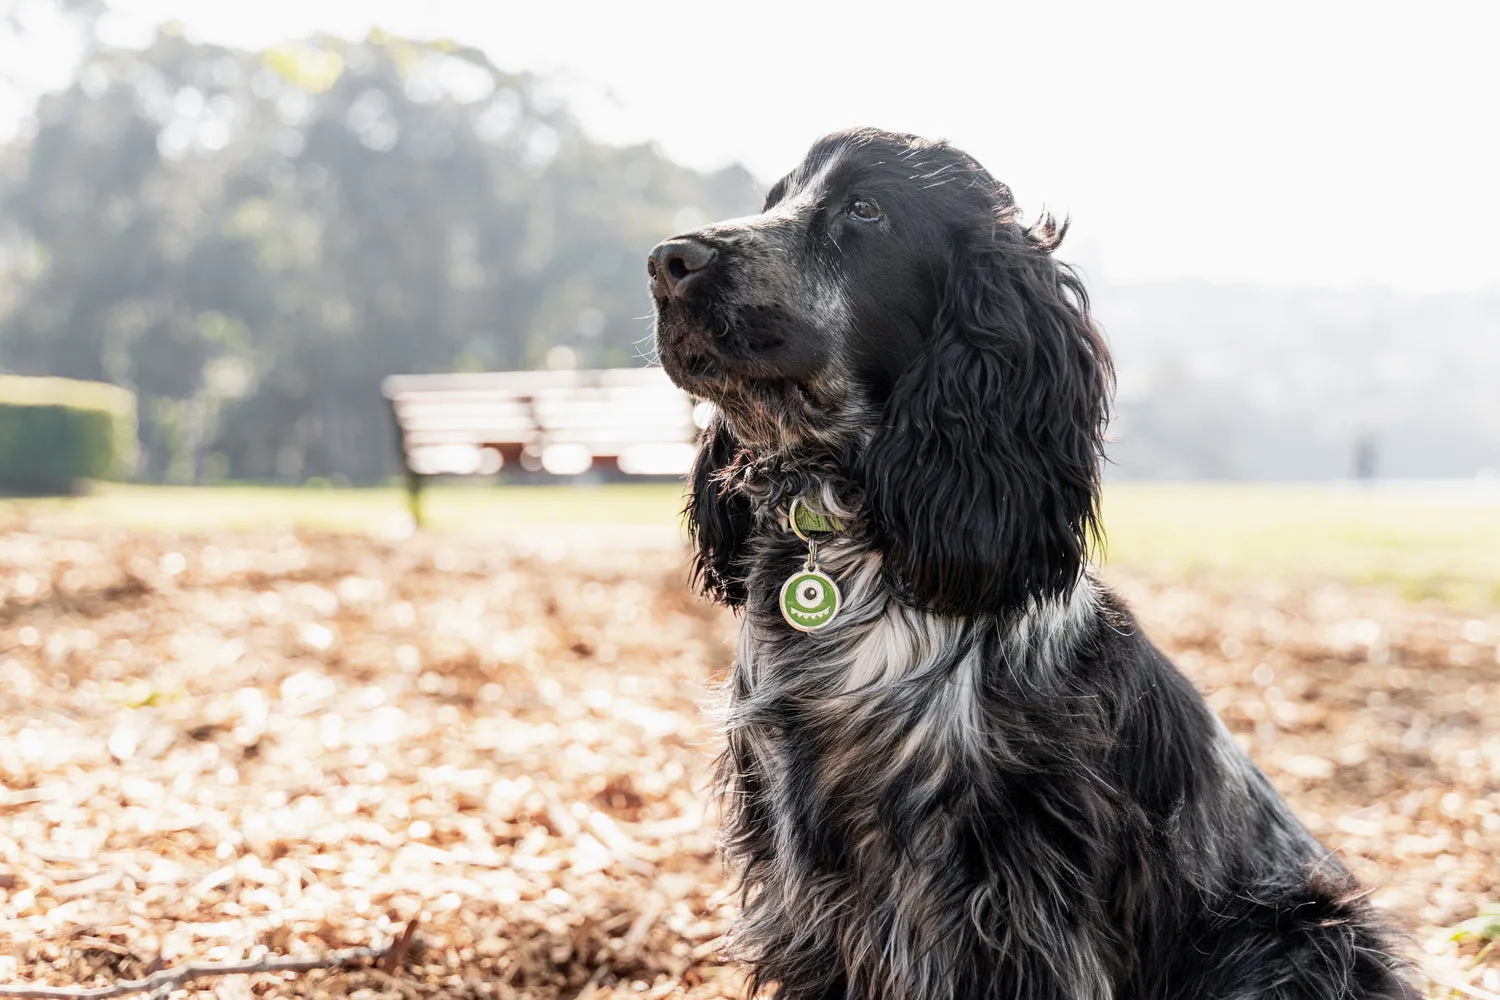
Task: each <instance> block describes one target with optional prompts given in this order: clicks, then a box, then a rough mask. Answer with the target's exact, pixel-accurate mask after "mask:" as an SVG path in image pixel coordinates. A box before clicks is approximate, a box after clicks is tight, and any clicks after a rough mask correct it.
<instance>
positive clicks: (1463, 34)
mask: <svg viewBox="0 0 1500 1000" xmlns="http://www.w3.org/2000/svg"><path fill="white" fill-rule="evenodd" d="M113 2H114V6H115V8H116V9H117V10H118V11H121V12H122V13H124V14H128V15H130V16H131V17H132V18H146V19H162V18H174V19H177V20H180V21H181V22H183V23H184V25H185V26H186V27H187V28H188V30H189V33H190V34H191V35H193V36H194V37H199V38H203V39H206V40H212V41H218V42H227V43H232V44H238V45H245V46H258V45H266V44H270V43H273V42H275V41H277V40H280V39H282V38H284V37H287V36H295V35H299V34H304V33H307V32H311V31H315V30H326V31H333V32H336V33H340V34H350V35H362V34H363V33H364V32H365V31H366V30H368V28H369V27H370V26H371V25H372V24H379V25H380V26H382V27H384V28H386V29H387V30H390V31H393V32H396V33H400V34H406V35H412V36H447V37H452V38H456V39H459V40H461V41H464V42H469V43H472V44H475V45H477V46H479V47H481V48H484V49H485V50H486V51H488V52H489V53H490V54H491V55H492V57H493V58H494V59H495V60H496V62H498V63H499V64H500V65H502V66H503V67H505V68H507V69H521V68H524V69H532V70H538V71H542V72H545V73H551V74H557V75H558V76H559V78H560V79H561V80H563V81H564V82H565V83H566V85H567V90H568V91H569V92H570V93H571V94H573V95H574V105H575V107H576V108H577V110H578V112H579V114H580V117H581V118H582V119H583V120H584V123H585V125H586V126H587V127H589V128H590V129H591V130H592V131H593V132H594V133H595V134H596V135H598V136H600V137H602V138H606V139H610V140H621V141H624V140H638V139H653V140H656V141H658V142H659V143H660V144H661V145H662V147H663V148H664V149H665V150H666V151H667V152H668V153H670V154H671V155H673V156H674V157H677V158H679V159H681V160H684V161H686V162H689V163H692V164H695V165H699V166H717V165H721V164H724V163H728V162H731V161H735V160H738V161H740V162H743V163H744V164H745V165H746V166H748V167H749V168H750V169H751V170H752V171H753V172H754V173H755V174H756V175H757V176H758V177H760V178H762V179H764V180H766V181H770V180H772V179H774V178H775V177H776V176H778V175H779V174H781V173H782V172H784V171H785V170H786V169H788V168H789V167H791V166H792V165H793V164H794V163H795V162H796V161H797V159H798V158H799V157H800V156H801V154H802V152H803V151H804V150H805V149H806V147H807V146H808V145H809V144H810V142H811V141H812V140H813V139H814V138H815V137H816V136H817V135H819V134H821V133H823V132H826V131H829V130H832V129H835V128H841V127H844V126H848V125H855V124H874V125H879V126H882V127H886V128H895V129H902V130H907V131H914V132H919V133H923V134H927V135H940V136H946V137H948V138H950V139H952V140H953V141H954V142H956V143H957V144H958V145H960V146H962V147H964V148H966V149H967V150H969V151H970V152H971V153H974V154H975V155H976V156H977V157H978V158H979V159H980V160H981V161H983V162H984V163H985V164H986V165H987V166H988V167H990V169H991V170H992V172H994V173H995V174H997V175H998V176H999V177H1001V178H1003V179H1004V180H1006V181H1007V182H1009V183H1010V184H1011V186H1012V187H1013V188H1014V189H1015V191H1016V193H1017V197H1018V199H1019V201H1020V202H1021V205H1022V207H1023V209H1026V210H1035V209H1036V208H1039V207H1041V206H1042V205H1043V204H1045V205H1046V206H1047V207H1048V208H1050V209H1053V210H1055V211H1059V212H1064V213H1068V214H1071V215H1072V217H1073V219H1074V222H1075V230H1074V232H1075V239H1074V242H1073V244H1072V247H1071V255H1072V257H1073V258H1075V259H1080V260H1081V261H1082V262H1083V263H1084V264H1085V265H1086V266H1087V268H1088V269H1089V270H1090V272H1092V276H1093V277H1094V278H1095V280H1098V279H1099V278H1100V277H1101V276H1102V277H1105V278H1107V279H1108V280H1109V281H1110V282H1112V283H1130V282H1136V281H1149V280H1158V279H1172V278H1179V277H1196V278H1203V279H1207V280H1211V281H1253V282H1265V283H1271V284H1278V285H1337V286H1357V285H1363V284H1384V285H1393V286H1396V287H1399V288H1403V289H1407V290H1412V291H1448V290H1454V291H1458V290H1474V289H1480V288H1489V289H1500V55H1497V40H1500V2H1497V0H1423V2H1421V3H1415V2H1389V0H1349V2H1345V0H1257V2H1255V3H1238V4H1233V5H1231V4H1228V3H1222V2H1220V3H1215V2H1203V0H1192V2H1185V3H1171V2H1162V0H1135V2H1121V0H1038V2H1023V3H1016V2H1013V3H998V2H993V0H992V2H989V3H983V4H981V3H973V4H971V5H959V4H945V3H938V2H931V0H929V2H923V3H907V4H900V5H895V4H882V3H880V2H879V0H873V2H867V3H862V4H831V3H830V4H820V3H817V2H813V0H801V2H791V0H763V2H759V3H756V4H753V5H752V4H736V3H724V2H701V0H700V2H699V3H685V2H676V3H624V2H614V0H611V2H598V3H586V2H578V0H574V2H568V0H551V2H548V0H536V2H519V0H485V2H476V0H425V2H419V0H256V2H254V3H231V2H229V0H113Z"/></svg>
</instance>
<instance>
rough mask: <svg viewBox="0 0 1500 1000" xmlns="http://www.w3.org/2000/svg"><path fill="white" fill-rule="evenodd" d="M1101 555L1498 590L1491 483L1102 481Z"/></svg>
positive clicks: (1499, 516) (429, 514)
mask: <svg viewBox="0 0 1500 1000" xmlns="http://www.w3.org/2000/svg"><path fill="white" fill-rule="evenodd" d="M681 503H682V501H681V496H680V492H679V490H678V488H677V487H676V486H674V485H671V484H620V485H609V486H588V485H559V486H524V487H520V486H513V487H499V488H496V487H487V486H463V485H454V486H438V487H435V488H433V489H430V490H428V491H427V493H426V494H425V499H424V508H425V511H426V520H427V525H428V529H429V530H432V531H439V532H453V533H476V534H506V533H516V532H522V533H524V532H528V531H535V530H539V526H542V525H551V526H557V525H569V526H579V525H589V526H595V527H599V526H604V527H608V526H621V527H622V528H629V529H632V530H635V531H648V532H649V531H656V532H657V535H656V537H658V538H661V539H665V540H667V541H670V537H671V535H670V532H671V529H672V526H673V525H675V524H677V518H678V512H679V510H680V509H681ZM1104 509H1105V522H1106V525H1107V528H1108V533H1109V544H1108V549H1107V550H1106V556H1105V562H1106V564H1113V565H1118V566H1123V567H1126V568H1129V569H1137V570H1145V571H1150V572H1158V573H1167V574H1172V575H1177V576H1182V575H1192V574H1195V573H1200V572H1201V573H1213V574H1223V573H1229V574H1234V575H1243V576H1247V577H1273V578H1307V577H1323V578H1333V579H1340V580H1348V581H1351V582H1356V583H1380V584H1390V585H1395V586H1397V587H1399V588H1400V589H1401V590H1402V591H1403V592H1405V593H1406V594H1408V595H1409V596H1412V597H1421V596H1444V597H1449V598H1457V599H1459V600H1461V601H1463V602H1464V603H1475V602H1478V603H1495V602H1500V486H1495V485H1494V484H1491V486H1490V488H1489V489H1485V488H1483V487H1481V486H1480V485H1478V484H1454V485H1446V484H1414V485H1409V486H1408V485H1404V484H1387V485H1382V486H1378V487H1373V488H1362V487H1359V486H1354V485H1308V486H1300V485H1258V484H1198V483H1194V484H1139V483H1129V484H1115V485H1112V486H1110V487H1109V488H1108V489H1107V490H1106V494H1105V503H1104ZM405 510H406V507H405V495H404V493H403V492H402V491H401V490H399V489H397V488H394V487H392V488H381V489H294V488H281V487H260V486H226V487H205V488H198V489H194V488H189V487H148V486H119V485H106V486H100V487H99V488H98V489H97V490H96V491H95V492H94V493H93V494H91V495H89V496H85V497H78V498H70V499H36V500H29V499H28V500H8V501H0V525H3V523H4V522H5V521H7V520H10V519H11V518H12V517H13V516H15V515H25V514H28V513H42V514H47V515H49V516H51V517H55V518H59V519H62V520H70V519H77V520H80V521H83V522H86V523H93V524H99V523H108V524H115V525H119V526H122V527H126V528H131V529H138V530H147V531H162V530H167V531H206V530H234V529H252V528H266V527H275V526H284V525H295V526H299V527H306V528H314V529H325V530H338V531H356V532H364V533H376V534H389V533H391V532H392V531H394V530H399V528H400V526H401V524H402V521H403V518H404V515H405Z"/></svg>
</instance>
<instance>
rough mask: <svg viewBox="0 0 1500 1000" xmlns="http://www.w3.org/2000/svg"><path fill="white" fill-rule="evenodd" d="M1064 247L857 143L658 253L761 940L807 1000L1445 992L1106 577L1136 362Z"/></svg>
mask: <svg viewBox="0 0 1500 1000" xmlns="http://www.w3.org/2000/svg"><path fill="white" fill-rule="evenodd" d="M1064 228H1065V227H1060V226H1058V225H1056V224H1055V223H1054V221H1053V220H1052V219H1051V218H1050V217H1044V218H1042V219H1041V220H1040V221H1038V222H1036V223H1034V224H1032V225H1030V226H1026V225H1023V224H1022V223H1021V222H1020V221H1019V220H1018V218H1017V212H1016V208H1015V205H1014V202H1013V200H1012V198H1011V193H1010V191H1009V190H1008V189H1007V188H1006V187H1005V185H1003V184H1000V183H999V182H997V181H996V180H995V179H994V178H992V177H991V176H990V175H989V173H988V172H986V171H985V169H984V168H983V167H981V166H980V165H979V164H978V163H976V162H975V161H974V160H973V159H971V158H970V157H968V156H966V155H965V154H964V153H962V152H960V151H959V150H957V149H954V148H953V147H952V146H949V145H947V144H946V143H942V142H933V141H928V140H924V139H921V138H918V137H916V136H911V135H902V134H894V133H890V132H882V131H876V130H872V129H860V130H854V131H849V132H841V133H837V134H834V135H830V136H828V137H826V138H824V139H822V140H819V141H818V143H817V144H816V145H814V146H813V148H812V150H811V151H810V152H809V153H808V155H807V158H806V159H805V160H804V161H803V162H802V164H801V165H800V166H798V167H797V168H796V169H795V170H794V171H792V173H790V174H788V175H787V176H786V177H785V178H783V179H782V180H781V181H780V182H778V183H777V184H776V185H775V187H773V188H772V190H771V192H770V194H769V196H768V198H767V199H766V205H765V209H764V211H763V212H762V213H761V214H759V215H756V216H752V217H749V218H744V219H736V220H731V221H728V222H722V223H719V224H716V225H712V226H708V227H706V228H704V229H701V230H698V231H696V232H692V233H686V234H683V235H681V236H677V237H674V238H673V239H671V240H669V241H667V242H665V243H663V244H661V245H660V246H658V247H657V248H656V249H655V250H654V251H653V252H652V254H651V258H650V261H649V265H648V270H649V271H650V274H651V282H650V283H651V291H652V294H653V296H654V297H655V300H656V312H657V320H656V339H657V346H658V349H659V352H660V356H661V359H662V363H663V365H664V366H665V368H666V370H667V372H668V373H669V374H670V375H671V377H672V379H673V380H674V381H675V382H676V383H677V384H678V385H679V386H681V387H682V388H683V389H685V390H687V391H688V392H690V393H692V394H694V395H696V396H699V397H702V398H704V399H707V400H710V401H712V402H713V403H714V404H715V407H716V412H717V415H716V417H715V420H714V422H713V424H712V426H711V427H709V428H708V430H707V432H706V434H705V437H704V439H703V443H702V446H701V449H700V451H699V454H698V459H697V463H696V465H695V467H694V470H693V473H692V477H691V498H690V501H689V507H688V515H689V518H690V524H691V529H692V534H693V538H694V540H695V545H696V560H695V565H696V570H697V579H698V581H699V583H700V584H701V586H702V588H703V590H704V591H705V592H706V593H707V594H708V595H710V596H712V597H714V598H716V599H717V600H720V601H723V602H726V603H728V604H730V605H732V606H734V607H736V608H740V609H742V610H743V612H744V616H745V621H744V626H743V629H742V633H741V643H740V652H739V658H738V662H737V663H736V665H735V669H734V674H733V677H732V679H731V681H730V683H729V691H728V701H727V706H726V709H725V713H726V717H725V726H726V735H727V749H726V751H725V753H724V756H723V758H722V761H721V768H720V774H719V779H720V786H721V792H722V795H723V803H724V807H725V830H724V852H725V855H726V857H727V858H728V860H729V862H730V863H731V865H732V866H733V869H734V871H735V873H736V875H737V876H738V878H739V879H740V880H741V883H742V885H743V888H744V907H743V912H742V914H741V916H740V919H739V921H738V923H737V925H736V928H735V931H734V933H733V935H732V947H733V950H734V951H735V952H736V953H737V954H738V955H739V956H740V957H741V958H743V960H744V961H746V962H747V963H748V965H749V968H750V971H751V974H752V981H753V984H754V985H755V986H756V987H757V988H758V987H760V986H766V985H769V984H771V983H779V984H780V985H779V991H778V993H777V997H778V998H779V1000H804V998H846V997H847V998H871V1000H873V998H880V1000H979V998H986V1000H989V998H996V1000H998V998H1007V1000H1010V998H1014V1000H1023V998H1024V1000H1063V998H1068V1000H1148V998H1150V1000H1166V998H1182V1000H1209V998H1218V1000H1251V998H1286V1000H1292V998H1299V1000H1301V998H1305V1000H1334V998H1397V997H1401V998H1406V997H1416V996H1417V992H1416V990H1415V989H1414V987H1413V986H1412V985H1411V981H1412V976H1411V972H1410V969H1409V967H1408V966H1407V965H1406V964H1405V962H1404V961H1403V960H1402V959H1401V958H1400V957H1399V955H1398V954H1397V951H1396V950H1395V945H1394V943H1393V942H1394V938H1393V936H1392V935H1390V934H1389V933H1388V932H1387V931H1386V929H1385V928H1384V926H1383V924H1382V921H1381V919H1380V918H1379V916H1378V915H1377V913H1376V912H1375V911H1373V910H1372V908H1371V907H1370V906H1369V904H1368V903H1367V902H1366V901H1365V899H1364V898H1363V895H1362V893H1361V890H1360V887H1359V886H1358V885H1357V884H1356V882H1355V880H1354V879H1353V878H1352V876H1351V875H1350V874H1349V872H1348V871H1347V870H1346V869H1345V868H1344V867H1343V866H1342V865H1341V864H1340V863H1339V862H1338V860H1337V859H1335V858H1334V857H1333V856H1331V855H1330V853H1329V852H1328V851H1327V850H1326V849H1325V848H1323V847H1322V846H1321V845H1319V844H1318V843H1317V841H1316V840H1314V839H1313V837H1312V836H1311V835H1310V834H1309V833H1308V832H1307V830H1306V829H1304V827H1303V826H1302V825H1301V824H1300V823H1299V822H1298V821H1297V819H1296V818H1295V817H1294V816H1293V815H1292V813H1291V812H1290V810H1289V809H1288V808H1287V806H1286V804H1285V803H1284V802H1283V801H1282V799H1281V798H1280V797H1279V796H1278V795H1277V793H1276V792H1275V791H1274V790H1273V789H1272V787H1271V786H1270V784H1269V783H1268V782H1267V781H1266V779H1265V777H1264V776H1263V775H1262V774H1261V772H1260V771H1259V770H1258V769H1257V768H1256V766H1255V765H1254V764H1253V763H1251V761H1250V760H1249V759H1248V758H1247V757H1246V756H1245V754H1244V753H1243V752H1242V751H1241V749H1240V748H1239V747H1238V745H1236V743H1235V742H1234V741H1233V739H1231V737H1230V735H1229V734H1228V732H1227V731H1226V730H1225V728H1224V726H1223V725H1222V724H1221V723H1220V722H1219V721H1218V719H1217V718H1215V716H1214V715H1213V713H1212V712H1211V711H1210V710H1209V708H1208V707H1207V705H1206V704H1205V703H1204V701H1203V699H1202V698H1201V697H1200V696H1199V695H1198V693H1197V692H1196V691H1195V690H1194V689H1193V688H1192V686H1191V685H1190V684H1189V683H1188V682H1187V681H1186V680H1185V679H1184V678H1183V676H1182V675H1181V674H1179V673H1178V672H1177V670H1176V669H1175V668H1174V667H1173V666H1172V664H1171V663H1170V662H1169V661H1168V660H1167V659H1166V657H1165V656H1163V655H1162V653H1161V652H1160V651H1159V650H1157V648H1156V647H1155V646H1153V645H1152V644H1151V642H1150V640H1148V639H1147V638H1146V637H1145V636H1144V635H1142V634H1141V631H1140V629H1139V627H1138V626H1137V625H1136V623H1135V621H1134V619H1133V618H1132V617H1131V614H1130V612H1129V610H1128V609H1127V608H1126V607H1125V606H1124V604H1123V603H1122V602H1121V601H1120V600H1119V599H1118V598H1117V597H1115V596H1114V595H1113V594H1112V593H1110V592H1109V590H1108V589H1107V588H1106V587H1104V586H1103V585H1102V584H1101V583H1100V582H1099V581H1098V580H1096V579H1095V578H1094V577H1093V576H1092V575H1091V574H1090V572H1089V570H1088V556H1089V553H1090V549H1091V546H1092V544H1093V542H1094V540H1095V538H1096V537H1097V534H1098V530H1099V513H1098V503H1099V469H1100V462H1101V459H1102V441H1103V430H1104V426H1105V423H1106V420H1107V417H1108V402H1109V394H1110V390H1111V388H1112V371H1111V365H1110V359H1109V354H1108V352H1107V350H1106V348H1105V345H1104V342H1103V340H1102V339H1101V337H1100V335H1099V332H1098V330H1097V329H1096V328H1095V326H1094V324H1093V322H1092V321H1091V320H1090V318H1089V312H1088V299H1087V296H1086V294H1085V292H1084V289H1083V286H1082V285H1081V283H1080V282H1079V280H1078V278H1077V277H1076V276H1075V275H1074V274H1073V273H1072V272H1070V271H1069V270H1068V268H1067V267H1066V266H1064V265H1062V264H1059V263H1058V262H1056V261H1055V260H1054V259H1053V258H1052V251H1053V250H1054V249H1055V248H1056V247H1057V245H1058V243H1059V242H1060V240H1061V239H1062V235H1063V231H1064ZM794 507H795V508H798V509H797V510H796V511H795V512H794V510H793V508H794Z"/></svg>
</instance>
